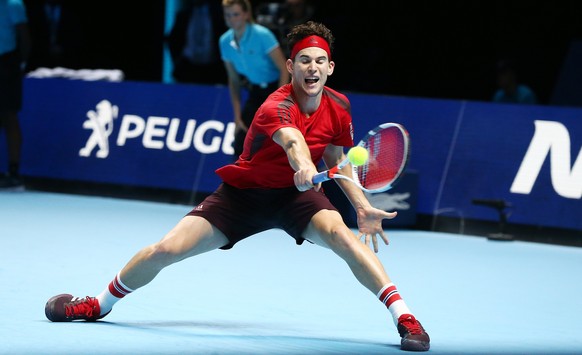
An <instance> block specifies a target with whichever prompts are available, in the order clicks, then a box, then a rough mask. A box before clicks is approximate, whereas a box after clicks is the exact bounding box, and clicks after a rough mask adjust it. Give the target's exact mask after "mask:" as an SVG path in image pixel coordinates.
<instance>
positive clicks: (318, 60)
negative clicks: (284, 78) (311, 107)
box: [288, 47, 335, 97]
mask: <svg viewBox="0 0 582 355" xmlns="http://www.w3.org/2000/svg"><path fill="white" fill-rule="evenodd" d="M334 65H335V64H334V62H331V61H329V59H328V58H327V52H326V51H324V50H323V49H321V48H319V47H307V48H304V49H302V50H300V51H299V53H297V55H296V56H295V62H291V61H289V68H288V69H289V71H290V72H291V75H292V77H293V82H294V85H295V87H300V88H301V89H303V91H304V92H305V93H306V94H307V96H310V97H313V96H317V95H319V94H321V92H322V91H323V86H324V85H325V83H326V82H327V77H328V76H329V75H331V74H332V73H333V68H334Z"/></svg>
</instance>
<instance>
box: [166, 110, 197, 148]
mask: <svg viewBox="0 0 582 355" xmlns="http://www.w3.org/2000/svg"><path fill="white" fill-rule="evenodd" d="M195 127H196V120H188V122H187V123H186V130H185V131H184V136H183V138H182V141H181V142H177V141H176V136H177V135H178V129H179V128H180V119H179V118H172V120H171V121H170V129H169V130H168V137H166V145H167V146H168V149H170V150H172V151H174V152H179V151H182V150H186V149H188V148H189V147H190V142H192V134H193V133H194V128H195Z"/></svg>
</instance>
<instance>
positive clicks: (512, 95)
mask: <svg viewBox="0 0 582 355" xmlns="http://www.w3.org/2000/svg"><path fill="white" fill-rule="evenodd" d="M497 86H498V89H497V91H496V92H495V94H494V95H493V102H499V103H514V104H536V103H537V97H536V94H535V93H534V92H533V90H532V89H531V88H530V87H529V86H527V85H524V84H521V83H519V82H518V78H517V73H516V70H515V66H514V64H513V63H512V62H511V61H506V60H501V61H499V62H498V63H497Z"/></svg>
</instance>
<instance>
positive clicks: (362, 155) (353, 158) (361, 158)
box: [348, 146, 369, 166]
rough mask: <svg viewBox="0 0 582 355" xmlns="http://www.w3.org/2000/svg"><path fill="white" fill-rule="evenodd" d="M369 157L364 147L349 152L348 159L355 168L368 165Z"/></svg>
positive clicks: (357, 147) (354, 148) (356, 147)
mask: <svg viewBox="0 0 582 355" xmlns="http://www.w3.org/2000/svg"><path fill="white" fill-rule="evenodd" d="M368 156H369V154H368V150H367V149H366V148H364V147H360V146H355V147H353V148H351V149H350V150H348V159H349V161H350V163H352V165H353V166H360V165H364V164H366V162H367V161H368Z"/></svg>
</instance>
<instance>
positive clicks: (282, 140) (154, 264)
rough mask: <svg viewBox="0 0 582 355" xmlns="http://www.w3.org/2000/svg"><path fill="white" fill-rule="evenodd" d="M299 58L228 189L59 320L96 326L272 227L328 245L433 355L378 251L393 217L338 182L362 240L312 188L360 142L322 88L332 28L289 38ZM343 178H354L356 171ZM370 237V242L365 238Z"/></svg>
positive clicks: (409, 342)
mask: <svg viewBox="0 0 582 355" xmlns="http://www.w3.org/2000/svg"><path fill="white" fill-rule="evenodd" d="M288 38H289V48H290V49H291V58H290V59H288V60H287V62H286V65H287V70H288V71H289V73H290V74H291V76H292V80H291V83H290V84H287V85H285V86H283V87H281V88H279V89H278V90H276V91H275V92H274V93H273V94H271V95H270V96H269V98H268V99H267V100H266V101H265V103H264V104H263V105H262V106H261V107H260V108H259V110H258V111H257V113H256V116H255V119H254V120H253V123H252V125H251V127H250V129H249V133H248V135H247V137H246V140H245V144H244V152H243V154H242V155H241V156H240V158H239V160H238V161H237V162H235V163H234V164H230V165H226V166H224V167H222V168H220V169H218V170H217V173H218V175H219V176H220V177H221V178H222V180H223V183H222V184H221V185H220V186H219V187H218V189H217V190H216V191H215V192H214V193H213V194H211V195H210V196H209V197H208V198H206V199H205V200H204V201H203V202H202V203H200V204H199V205H198V206H197V207H195V208H194V209H193V210H192V211H191V212H190V213H189V214H188V215H187V216H185V217H184V218H183V219H182V220H181V221H180V222H179V223H178V224H177V225H176V226H175V227H174V228H173V229H172V230H171V231H170V232H169V233H168V234H167V235H166V236H165V237H164V238H162V240H160V241H159V242H157V243H154V244H153V245H150V246H147V247H145V248H144V249H142V250H141V251H139V252H138V253H137V254H136V255H135V256H134V257H133V258H132V259H131V260H130V261H129V262H128V263H127V264H126V265H125V267H124V268H123V269H121V271H120V272H119V273H118V274H117V275H116V276H115V278H114V279H113V281H111V283H110V284H109V285H108V286H107V287H106V288H105V289H104V290H103V292H102V293H101V294H100V295H98V296H97V297H86V298H77V297H73V296H72V295H70V294H61V295H57V296H54V297H52V298H51V299H49V300H48V302H47V304H46V307H45V313H46V316H47V318H48V319H49V320H51V321H53V322H66V321H73V320H77V319H83V320H87V321H95V320H97V319H100V318H103V317H104V316H106V315H107V314H108V313H109V312H110V311H111V309H112V307H113V305H114V304H115V303H116V302H117V301H119V300H120V299H121V298H123V297H124V296H126V295H127V294H129V293H131V292H133V291H134V290H136V289H138V288H140V287H142V286H145V285H146V284H148V283H149V282H150V281H152V280H153V279H154V277H156V275H157V274H158V273H159V272H160V271H161V270H162V269H163V268H165V267H166V266H168V265H170V264H172V263H175V262H178V261H180V260H183V259H185V258H188V257H191V256H194V255H198V254H201V253H204V252H207V251H210V250H214V249H217V248H220V249H230V248H232V247H233V246H234V245H235V244H236V243H237V242H239V241H241V240H243V239H245V238H247V237H249V236H251V235H253V234H256V233H259V232H261V231H264V230H268V229H271V228H281V229H283V230H284V231H286V232H287V233H288V234H289V235H290V236H291V237H293V238H294V239H295V240H296V242H297V244H301V243H303V242H304V241H305V240H307V241H309V242H311V243H315V244H318V245H321V246H324V247H327V248H330V249H331V250H332V251H333V252H335V253H336V254H337V255H338V256H340V257H341V258H342V259H343V260H344V261H345V262H346V263H347V264H348V266H349V267H350V268H351V270H352V272H353V274H354V275H355V277H356V278H357V279H358V281H359V282H360V283H361V284H362V285H364V286H365V287H366V288H367V289H369V290H370V291H371V292H373V293H374V294H376V295H377V297H378V298H379V299H380V301H381V302H383V303H384V304H385V305H386V307H387V308H388V309H389V311H390V313H391V315H392V317H393V320H394V323H395V324H396V327H397V329H398V332H399V333H400V336H401V338H402V339H401V349H403V350H414V351H426V350H428V349H429V347H430V339H429V336H428V334H427V333H426V332H425V331H424V329H423V327H422V325H421V324H420V323H419V322H418V321H417V320H416V318H415V317H414V316H413V315H412V312H411V311H410V310H409V309H408V307H407V305H406V304H405V303H404V301H403V300H402V298H401V297H400V295H399V293H398V290H397V289H396V286H395V285H394V284H393V283H392V282H391V280H390V278H389V277H388V275H387V274H386V272H385V271H384V268H383V266H382V264H381V263H380V260H379V259H378V258H377V257H376V255H375V254H374V252H372V250H371V248H370V247H368V246H369V244H370V239H371V240H372V244H373V248H374V251H376V252H377V251H378V242H377V238H378V237H381V238H382V239H383V241H384V243H386V244H388V239H387V237H386V235H385V234H384V231H383V229H382V220H383V219H384V218H388V219H390V218H394V217H395V216H396V213H395V212H392V213H389V212H386V211H382V210H379V209H376V208H374V207H372V206H371V205H370V203H369V202H368V200H367V199H366V198H365V196H364V194H363V193H362V191H361V190H360V189H359V188H357V187H356V186H355V185H354V184H352V183H350V182H349V181H337V183H338V184H339V185H340V186H341V188H342V189H343V191H344V193H345V194H346V196H347V197H348V199H349V200H350V201H351V203H352V205H353V206H354V208H355V209H356V211H357V221H358V230H359V233H358V234H359V235H358V236H356V235H355V234H354V232H353V231H352V230H351V229H350V228H348V227H347V226H346V224H345V223H344V222H343V220H342V217H341V215H340V214H339V213H338V211H337V210H336V208H335V207H334V206H333V205H332V204H331V203H330V202H329V200H328V199H327V197H326V196H325V195H324V194H323V192H322V191H320V187H321V186H320V184H316V185H314V184H313V183H312V178H313V176H314V175H315V174H316V173H317V169H316V165H317V164H318V163H319V162H320V160H321V159H323V161H324V162H325V164H326V165H327V166H329V167H331V166H334V165H336V164H337V163H339V162H340V161H342V160H343V159H344V158H345V155H344V147H351V146H353V137H352V119H351V115H350V104H349V101H348V99H347V97H346V96H344V95H342V94H340V93H338V92H336V91H334V90H332V89H330V88H328V87H326V86H324V85H325V83H326V81H327V77H328V76H329V75H331V74H332V73H333V71H334V67H335V64H334V62H333V61H331V47H332V44H333V40H334V38H333V36H332V34H331V32H330V31H329V29H327V28H326V27H325V26H324V25H322V24H318V23H314V22H307V23H306V24H302V25H298V26H296V27H294V28H293V29H292V31H291V32H290V33H289V35H288ZM340 173H343V174H346V175H348V176H351V171H350V168H349V166H348V167H345V168H343V169H342V170H341V171H340ZM361 237H364V238H365V243H363V242H361V241H360V240H359V238H361Z"/></svg>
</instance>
